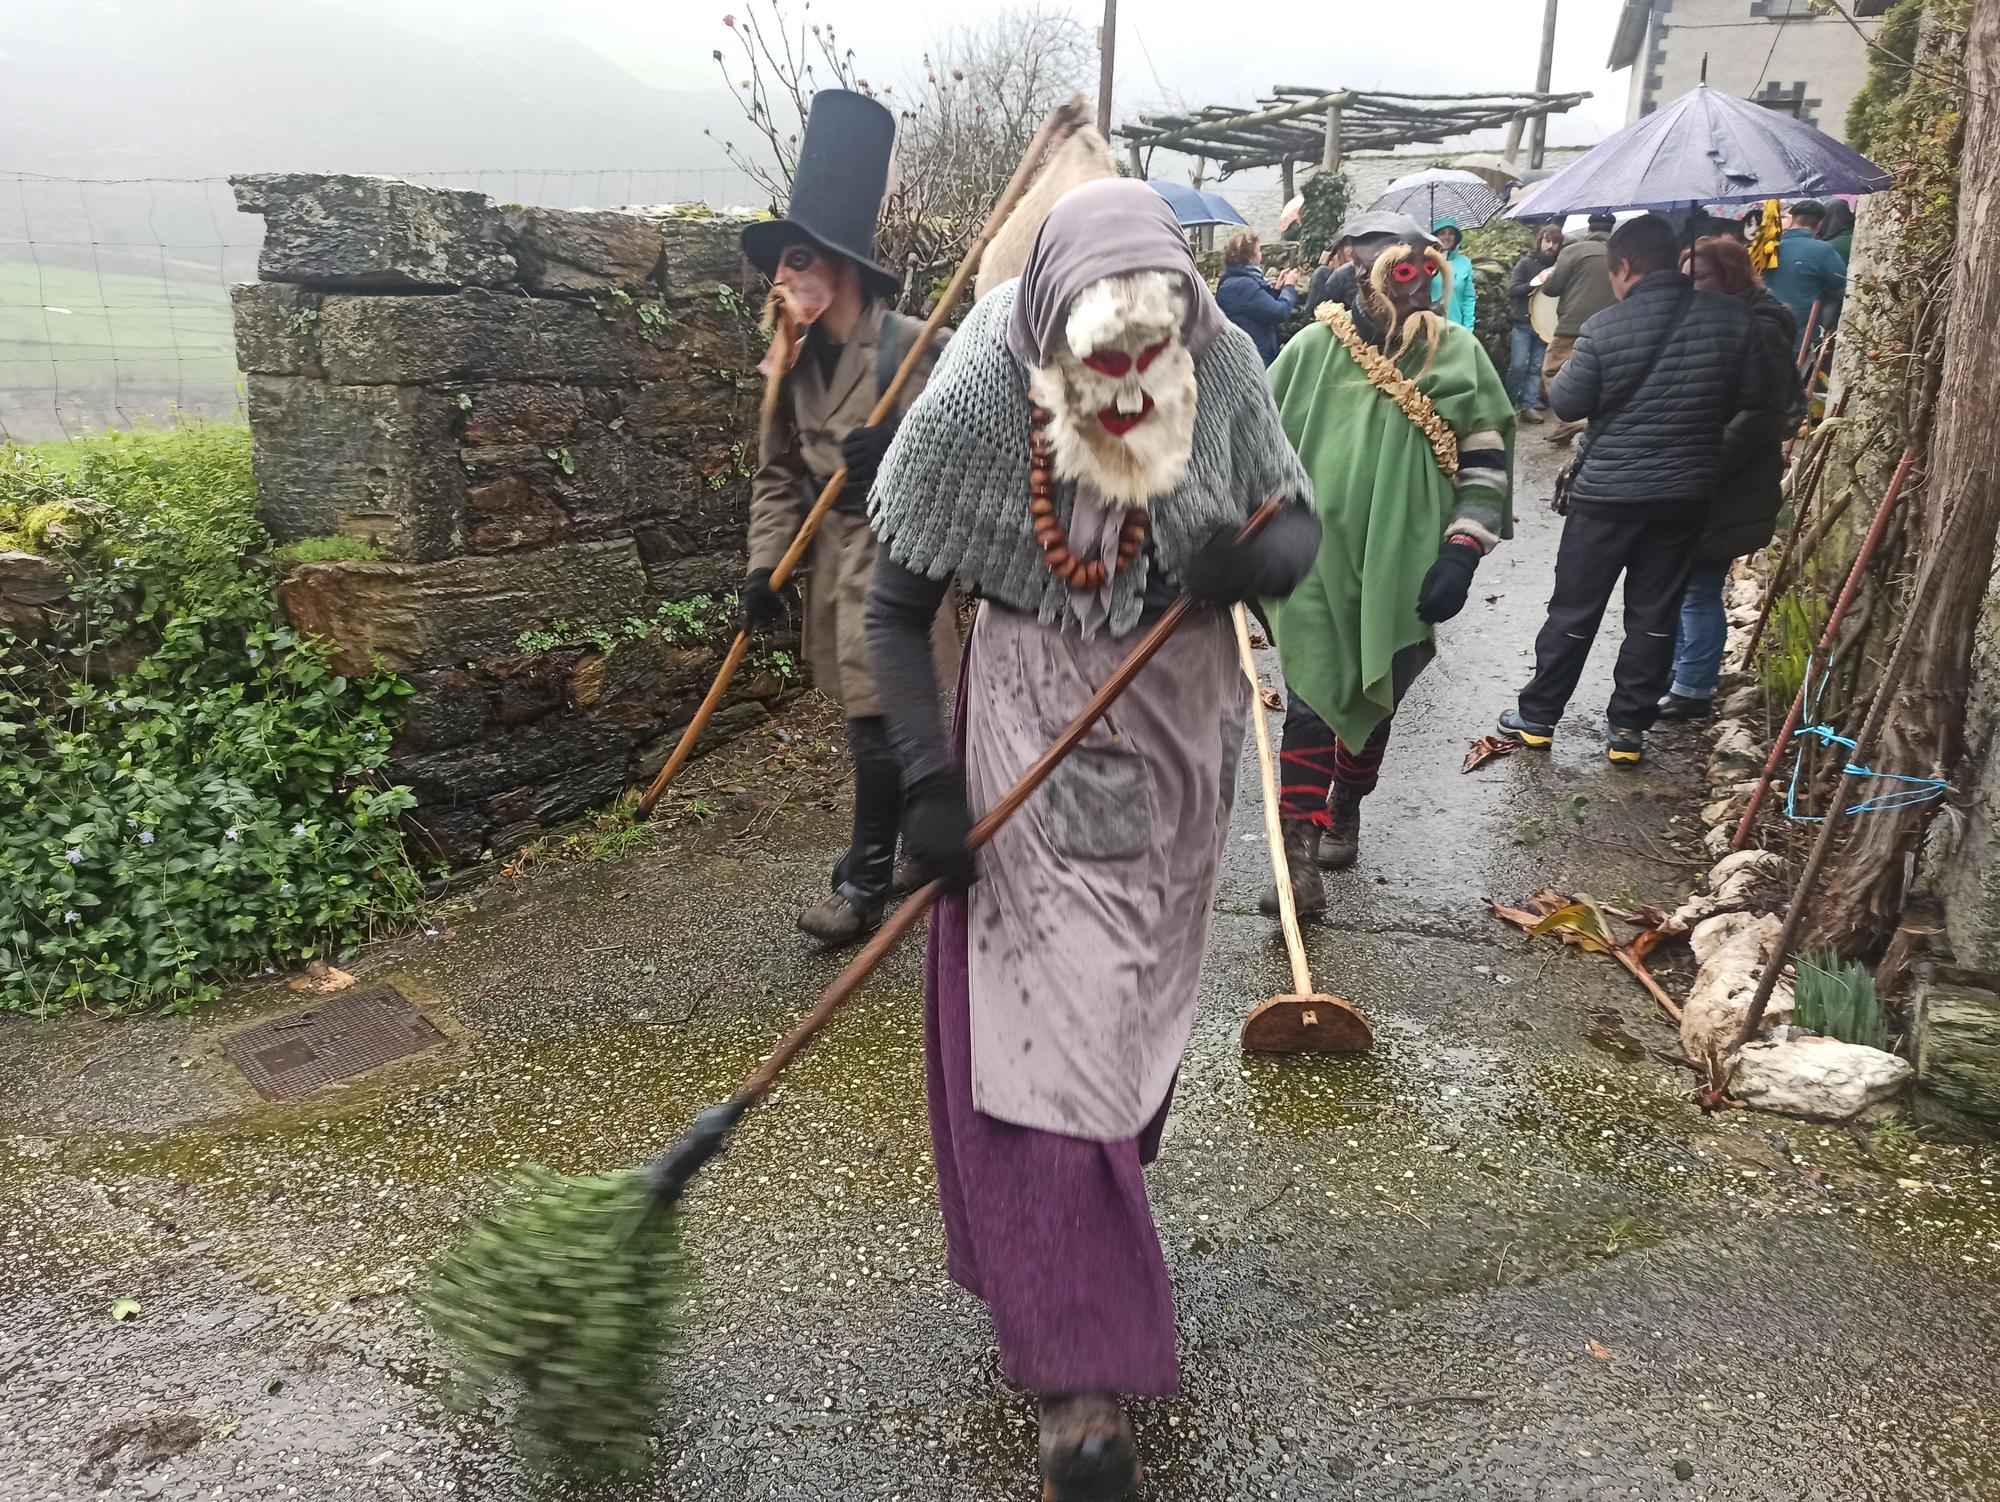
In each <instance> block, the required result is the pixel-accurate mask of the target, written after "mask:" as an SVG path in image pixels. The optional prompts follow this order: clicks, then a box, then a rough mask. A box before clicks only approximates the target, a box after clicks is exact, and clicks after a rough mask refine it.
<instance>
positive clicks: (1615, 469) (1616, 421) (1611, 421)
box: [1500, 214, 1783, 763]
mask: <svg viewBox="0 0 2000 1502" xmlns="http://www.w3.org/2000/svg"><path fill="white" fill-rule="evenodd" d="M1679 261H1680V245H1679V243H1678V239H1677V237H1676V235H1675V233H1674V229H1673V226H1672V225H1670V224H1669V223H1668V222H1667V221H1666V220H1665V219H1662V218H1660V217H1659V216H1658V215H1655V214H1648V215H1645V216H1644V217H1642V218H1639V219H1634V220H1631V221H1630V222H1628V223H1626V224H1624V225H1622V226H1620V227H1619V229H1618V230H1617V231H1616V232H1615V233H1614V234H1613V235H1612V237H1611V242H1610V244H1609V246H1608V247H1607V250H1606V263H1607V267H1608V269H1609V271H1610V274H1611V284H1612V291H1613V293H1614V295H1615V296H1616V297H1617V299H1618V300H1617V301H1616V302H1615V303H1614V304H1613V305H1612V306H1611V307H1608V308H1606V309H1604V311H1602V312H1601V313H1598V314H1596V315H1594V316H1593V317H1592V318H1591V319H1590V321H1589V322H1588V323H1586V324H1585V325H1584V326H1583V332H1582V334H1581V335H1579V336H1578V339H1577V343H1576V349H1575V351H1574V353H1573V354H1572V355H1571V356H1570V359H1569V362H1568V363H1567V364H1566V365H1564V366H1563V369H1562V373H1561V374H1560V375H1558V376H1557V377H1556V381H1555V384H1554V385H1553V386H1552V387H1551V388H1550V390H1549V405H1550V406H1551V407H1552V408H1554V409H1555V413H1556V416H1558V417H1560V418H1563V419H1565V420H1570V421H1574V420H1576V419H1579V418H1582V419H1587V420H1588V421H1589V422H1590V430H1589V434H1588V436H1587V438H1586V439H1585V441H1584V442H1583V445H1582V447H1581V450H1580V452H1579V453H1578V455H1577V459H1576V464H1575V467H1574V478H1573V480H1572V483H1571V486H1570V491H1569V515H1568V519H1567V521H1566V522H1565V523H1564V526H1563V536H1562V544H1561V547H1560V548H1559V550H1558V552H1557V554H1556V577H1555V588H1554V592H1553V593H1552V594H1551V595H1550V598H1549V614H1548V620H1547V622H1546V623H1545V624H1544V625H1543V627H1542V630H1541V634H1540V635H1539V636H1538V637H1537V638H1536V639H1535V676H1534V677H1533V678H1532V679H1531V680H1530V681H1529V682H1528V684H1527V686H1526V687H1524V688H1523V689H1522V690H1521V694H1520V701H1519V705H1518V710H1510V711H1509V712H1508V713H1506V714H1505V715H1502V716H1501V718H1500V729H1501V731H1502V733H1503V734H1506V735H1509V736H1512V737H1513V738H1515V739H1517V740H1519V741H1522V742H1523V743H1524V744H1526V745H1530V746H1541V747H1545V746H1547V745H1548V744H1549V743H1550V742H1551V741H1552V740H1553V739H1554V736H1555V726H1556V722H1557V721H1558V720H1560V719H1561V718H1562V714H1563V711H1564V709H1566V708H1567V707H1568V705H1569V699H1570V695H1571V694H1573V693H1574V692H1575V691H1576V685H1577V681H1578V680H1579V679H1580V678H1581V677H1582V676H1583V667H1584V662H1585V660H1586V659H1587V658H1588V657H1589V655H1590V644H1591V642H1592V641H1593V640H1594V639H1595V638H1596V635H1597V627H1598V623H1599V622H1600V621H1601V620H1602V619H1603V616H1604V607H1605V605H1606V604H1608V603H1609V601H1610V599H1611V591H1612V589H1613V588H1614V587H1615V586H1616V585H1617V583H1618V578H1619V576H1620V575H1621V574H1622V575H1624V578H1625V643H1624V646H1623V647H1622V648H1621V650H1620V651H1619V654H1618V665H1617V669H1616V672H1615V677H1614V684H1615V686H1614V688H1613V690H1612V695H1611V704H1610V708H1609V713H1608V724H1607V727H1606V739H1605V751H1606V754H1607V755H1608V756H1609V757H1610V759H1611V760H1612V761H1614V762H1621V763H1630V762H1636V761H1638V760H1639V759H1640V758H1641V756H1642V755H1643V754H1644V746H1645V732H1646V731H1647V730H1648V729H1649V728H1650V727H1651V726H1652V724H1653V721H1654V719H1655V718H1657V716H1658V714H1659V701H1660V698H1661V696H1662V695H1663V694H1664V693H1665V691H1666V688H1667V685H1668V680H1669V678H1670V677H1671V675H1672V672H1673V649H1674V634H1675V627H1676V625H1677V624H1678V616H1679V614H1680V603H1681V596H1682V594H1683V593H1684V592H1685V591H1686V589H1687V581H1688V574H1689V572H1690V571H1691V570H1692V569H1693V567H1694V559H1695V549H1696V546H1697V544H1698V543H1699V542H1700V540H1701V536H1702V532H1703V530H1704V528H1705V527H1706V524H1707V520H1708V510H1709V503H1710V501H1711V499H1712V498H1713V497H1714V495H1715V489H1716V484H1717V482H1718V480H1719V479H1720V478H1721V475H1722V468H1723V434H1724V430H1725V429H1726V428H1727V427H1728V425H1729V423H1730V421H1731V419H1733V418H1734V417H1735V416H1736V415H1737V414H1738V413H1739V412H1742V411H1746V410H1766V409H1769V408H1771V407H1773V406H1781V405H1782V402H1783V395H1782V388H1781V387H1780V385H1779V384H1778V382H1777V381H1776V380H1775V379H1774V378H1773V376H1772V375H1771V373H1768V372H1766V371H1765V370H1764V368H1763V367H1764V365H1765V364H1766V363H1767V359H1768V357H1767V355H1766V353H1765V350H1764V342H1763V341H1762V340H1761V339H1758V338H1756V337H1755V330H1754V326H1753V320H1752V316H1751V314H1750V312H1749V310H1748V309H1746V308H1745V307H1744V306H1743V305H1742V304H1741V303H1739V302H1737V301H1736V300H1735V299H1734V298H1730V297H1725V296H1722V295H1721V294H1719V293H1714V292H1700V291H1697V290H1696V289H1695V286H1694V283H1693V282H1692V281H1691V280H1690V279H1689V278H1688V277H1687V276H1685V275H1684V274H1683V273H1682V272H1680V271H1679V270H1678V269H1677V267H1678V264H1679Z"/></svg>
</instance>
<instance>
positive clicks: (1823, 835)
mask: <svg viewBox="0 0 2000 1502" xmlns="http://www.w3.org/2000/svg"><path fill="white" fill-rule="evenodd" d="M1960 504H1961V502H1960V501H1953V502H1952V506H1951V510H1950V511H1949V512H1948V513H1947V514H1946V516H1945V519H1944V525H1943V526H1941V527H1940V528H1939V529H1938V538H1937V543H1936V545H1935V546H1933V547H1932V549H1931V554H1930V557H1928V558H1926V559H1925V560H1924V569H1923V573H1922V574H1920V575H1919V576H1918V578H1917V583H1916V587H1915V588H1914V589H1912V590H1911V591H1910V607H1909V609H1908V610H1906V611H1905V612H1904V613H1903V629H1902V630H1901V632H1899V633H1898V634H1897V637H1896V646H1895V650H1894V651H1892V652H1891V653H1890V654H1889V663H1888V666H1886V667H1885V668H1883V669H1882V678H1881V681H1880V682H1879V683H1877V684H1876V685H1875V702H1874V703H1873V704H1871V705H1869V706H1868V718H1867V719H1865V720H1864V721H1862V724H1861V729H1860V730H1859V731H1858V732H1857V733H1856V735H1855V737H1854V747H1853V749H1852V750H1851V751H1849V752H1848V753H1847V757H1846V765H1845V770H1844V771H1842V773H1841V774H1840V786H1839V787H1838V788H1836V789H1835V790H1834V794H1833V802H1832V803H1831V804H1830V805H1829V806H1828V808H1827V811H1826V813H1825V815H1824V816H1822V818H1821V820H1820V826H1819V838H1818V839H1816V840H1814V841H1813V847H1812V854H1811V855H1809V856H1807V857H1806V865H1805V869H1804V870H1803V871H1801V872H1799V880H1798V884H1797V885H1796V886H1794V887H1793V888H1792V900H1791V902H1790V904H1789V905H1788V906H1787V907H1786V909H1785V922H1784V926H1783V927H1782V928H1780V929H1779V930H1778V942H1777V944H1776V945H1775V946H1774V948H1773V950H1772V954H1771V958H1770V959H1769V960H1768V961H1767V962H1766V963H1765V965H1764V973H1763V974H1762V975H1760V976H1758V977H1757V990H1756V993H1755V994H1754V995H1752V996H1751V998H1750V1009H1749V1010H1748V1011H1747V1012H1745V1013H1744V1014H1743V1026H1742V1028H1741V1030H1739V1031H1738V1033H1737V1034H1736V1042H1735V1044H1734V1046H1733V1048H1732V1050H1731V1051H1732V1052H1734V1050H1735V1049H1736V1048H1741V1047H1742V1046H1743V1045H1744V1044H1745V1043H1748V1042H1749V1041H1750V1040H1751V1039H1752V1038H1753V1037H1755V1036H1756V1035H1757V1029H1758V1027H1759V1026H1761V1025H1762V1023H1763V1021H1764V1009H1765V1008H1766V1007H1767V1006H1769V1005H1770V1002H1771V993H1772V992H1773V991H1774V990H1776V989H1777V985H1778V973H1779V972H1780V971H1781V970H1783V969H1784V968H1785V960H1786V957H1787V956H1789V955H1790V954H1791V952H1792V946H1793V945H1795V944H1797V943H1798V941H1799V930H1800V929H1801V928H1803V927H1804V926H1805V918H1806V904H1807V902H1808V901H1810V900H1811V898H1812V889H1813V886H1814V884H1815V883H1817V882H1818V880H1819V873H1820V868H1821V867H1823V866H1824V865H1825V864H1826V858H1827V856H1828V854H1829V853H1831V851H1832V850H1833V840H1834V836H1835V835H1836V834H1838V833H1839V832H1840V826H1841V823H1842V822H1843V821H1844V820H1845V819H1846V817H1847V800H1848V799H1849V798H1851V797H1852V796H1853V795H1854V788H1855V784H1856V783H1858V782H1859V781H1860V780H1861V778H1860V777H1859V776H1858V775H1857V773H1856V770H1855V769H1856V768H1857V767H1861V766H1862V765H1863V764H1864V763H1863V760H1862V759H1863V758H1864V757H1866V756H1867V755H1868V753H1869V752H1870V751H1871V750H1872V749H1873V748H1874V745H1875V737H1876V735H1877V734H1879V733H1880V731H1881V729H1882V722H1883V721H1884V720H1886V719H1887V718H1888V717H1889V709H1890V701H1891V700H1892V699H1893V698H1894V697H1895V693H1896V682H1897V680H1898V679H1900V678H1901V677H1902V676H1903V664H1904V663H1905V662H1906V661H1907V660H1908V658H1909V655H1910V647H1911V645H1912V644H1913V643H1914V642H1915V641H1916V639H1917V636H1918V633H1919V632H1921V631H1922V629H1923V625H1924V616H1925V614H1926V613H1927V612H1928V610H1929V608H1930V595H1931V583H1932V581H1933V580H1934V579H1935V578H1936V577H1937V572H1938V568H1937V565H1938V560H1939V559H1940V558H1942V557H1943V556H1944V554H1945V540H1946V539H1947V538H1948V537H1950V535H1951V532H1952V525H1953V523H1954V522H1956V521H1957V520H1958V509H1959V505H1960Z"/></svg>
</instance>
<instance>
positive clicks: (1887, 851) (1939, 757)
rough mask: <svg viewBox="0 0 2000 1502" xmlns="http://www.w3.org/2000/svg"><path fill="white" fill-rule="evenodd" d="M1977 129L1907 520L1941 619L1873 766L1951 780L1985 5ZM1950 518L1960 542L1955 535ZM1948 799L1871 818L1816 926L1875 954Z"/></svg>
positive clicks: (1996, 96)
mask: <svg viewBox="0 0 2000 1502" xmlns="http://www.w3.org/2000/svg"><path fill="white" fill-rule="evenodd" d="M1964 59H1965V61H1964V66H1965V73H1966V79H1965V127H1964V138H1963V146H1962V149H1961V152H1960V155H1959V173H1960V176H1959V187H1958V229H1957V237H1956V241H1957V243H1956V257H1957V264H1956V267H1955V270H1954V273H1953V276H1952V279H1951V282H1950V285H1949V289H1948V292H1947V293H1946V296H1948V298H1949V309H1950V311H1949V314H1948V316H1947V321H1946V325H1945V346H1944V380H1943V385H1942V386H1941V387H1940V389H1939V391H1938V397H1937V405H1936V407H1935V409H1934V411H1933V414H1932V417H1933V420H1932V421H1931V423H1930V425H1929V441H1928V445H1927V453H1926V455H1925V459H1924V465H1923V469H1924V473H1925V476H1926V480H1927V483H1926V485H1925V493H1924V497H1923V506H1922V510H1921V513H1920V514H1913V515H1912V516H1911V517H1910V518H1909V524H1910V525H1911V526H1912V528H1913V530H1914V538H1913V540H1914V542H1915V543H1916V547H1915V549H1914V550H1913V551H1915V552H1917V554H1918V556H1920V557H1922V556H1928V555H1929V554H1931V553H1932V552H1934V551H1936V550H1937V549H1939V548H1943V549H1944V550H1945V556H1943V557H1942V558H1940V559H1939V561H1938V569H1939V573H1938V576H1937V580H1936V583H1935V584H1934V586H1933V590H1934V598H1935V600H1936V604H1935V607H1934V608H1933V609H1932V610H1930V611H1929V612H1928V616H1929V618H1928V619H1927V620H1923V621H1916V622H1911V623H1909V629H1914V630H1915V631H1916V632H1917V633H1918V635H1917V637H1916V639H1915V641H1914V642H1913V643H1912V652H1913V655H1912V657H1911V658H1910V662H1909V666H1908V668H1907V670H1906V671H1905V672H1904V674H1903V681H1902V683H1901V684H1900V685H1899V686H1898V687H1897V689H1896V696H1895V701H1894V703H1893V704H1892V705H1891V712H1890V715H1889V717H1888V719H1887V720H1886V721H1885V723H1884V728H1883V734H1882V737H1881V741H1880V744H1879V745H1878V746H1877V748H1876V750H1875V752H1874V755H1873V756H1872V757H1871V763H1872V765H1874V766H1875V767H1876V768H1878V769H1879V770H1882V771H1887V772H1898V773H1903V774H1905V775H1911V776H1920V777H1921V776H1950V775H1952V774H1953V773H1954V772H1956V771H1958V770H1959V769H1960V767H1961V764H1962V763H1963V760H1964V751H1965V711H1966V698H1967V691H1968V687H1969V681H1970V668H1971V658H1972V645H1973V633H1974V629H1975V627H1976V626H1977V625H1978V622H1979V616H1980V613H1981V610H1982V607H1983V606H1984V604H1985V601H1986V595H1987V590H1988V588H1989V584H1990V582H1991V577H1992V572H1993V552H1994V534H1995V531H1996V530H1997V529H2000V463H1996V459H1995V455H1994V451H1993V433H1992V414H1993V411H1994V408H1995V406H1996V405H2000V246H1996V244H1995V240H1994V236H1995V234H1996V231H2000V0H1975V4H1974V6H1973V13H1972V18H1971V23H1970V27H1969V30H1968V34H1967V37H1966V45H1965V54H1964ZM1947 522H1948V523H1949V527H1950V535H1949V536H1948V537H1947V536H1945V535H1944V533H1945V528H1946V525H1947ZM1935 810H1936V805H1930V806H1927V807H1923V808H1916V809H1910V810H1905V811H1896V812H1881V813H1870V814H1864V815H1862V816H1860V817H1859V818H1857V819H1856V820H1855V822H1854V832H1853V835H1852V837H1851V838H1850V839H1849V841H1848V843H1847V846H1846V848H1845V850H1844V852H1843V855H1842V859H1841V861H1840V863H1839V866H1838V869H1837V871H1836V873H1835V875H1834V878H1833V880H1832V882H1831V884H1830V886H1829V888H1828V891H1827V900H1826V902H1825V904H1824V908H1823V916H1822V917H1821V919H1820V921H1819V922H1817V923H1816V924H1815V925H1814V928H1815V931H1816V933H1817V934H1818V935H1819V936H1820V937H1821V938H1822V939H1824V940H1827V941H1831V942H1834V943H1837V944H1839V945H1840V946H1841V947H1842V948H1844V949H1847V950H1849V951H1850V952H1853V951H1858V950H1862V949H1872V948H1875V947H1877V946H1879V945H1880V944H1881V943H1882V942H1883V941H1885V940H1886V939H1887V938H1888V936H1889V934H1890V933H1891V932H1892V931H1893V930H1894V928H1895V926H1896V923H1897V919H1898V915H1899V914H1900V913H1901V911H1902V907H1903V899H1904V887H1905V883H1906V880H1907V873H1908V871H1909V870H1910V868H1911V865H1912V856H1913V855H1914V852H1915V847H1916V842H1917V840H1918V838H1919V836H1920V835H1921V833H1922V831H1923V829H1924V827H1925V826H1926V825H1927V823H1928V822H1929V819H1930V816H1931V815H1932V814H1933V813H1934V812H1935Z"/></svg>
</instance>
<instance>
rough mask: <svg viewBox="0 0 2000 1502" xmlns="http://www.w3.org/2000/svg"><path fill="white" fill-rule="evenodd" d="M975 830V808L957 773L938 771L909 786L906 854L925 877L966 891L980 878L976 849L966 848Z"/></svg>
mask: <svg viewBox="0 0 2000 1502" xmlns="http://www.w3.org/2000/svg"><path fill="white" fill-rule="evenodd" d="M971 832H972V812H971V810H970V809H968V808H967V807H966V806H965V786H964V784H963V783H961V782H960V781H959V778H958V774H957V773H955V772H941V773H936V774H934V775H932V776H929V777H926V778H924V779H923V780H921V781H920V782H918V783H916V784H915V785H913V786H912V787H911V788H910V789H909V791H908V793H907V794H906V796H905V800H904V804H903V854H905V855H906V856H908V857H909V858H910V859H911V860H912V861H913V862H915V863H916V867H917V870H919V871H920V872H922V873H923V877H924V880H926V881H935V882H938V883H940V884H941V885H942V886H943V887H944V889H945V890H946V891H947V892H963V891H964V890H965V889H966V888H967V887H969V886H971V885H972V883H973V882H974V881H975V880H977V879H978V876H979V871H978V868H977V867H976V866H975V865H974V864H973V860H972V852H971V851H970V850H968V849H966V848H965V837H966V836H967V835H968V834H970V833H971Z"/></svg>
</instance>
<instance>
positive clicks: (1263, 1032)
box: [1232, 605, 1375, 1053]
mask: <svg viewBox="0 0 2000 1502" xmlns="http://www.w3.org/2000/svg"><path fill="white" fill-rule="evenodd" d="M1232 615H1233V617H1234V619H1235V623H1236V655H1237V657H1238V658H1240V659H1241V661H1242V663H1243V676H1244V677H1246V678H1248V679H1249V680H1250V723H1251V724H1252V725H1253V726H1254V727H1255V728H1256V731H1257V769H1258V771H1259V773H1260V774H1261V775H1262V778H1263V783H1264V837H1265V839H1266V840H1268V841H1269V842H1270V845H1271V875H1272V876H1273V877H1274V878H1276V880H1277V883H1278V926H1279V927H1280V928H1282V929H1283V930H1284V934H1285V955H1286V958H1288V959H1289V960H1290V961H1291V962H1292V991H1291V994H1290V995H1288V996H1273V997H1271V998H1270V999H1269V1000H1268V1001H1263V1002H1260V1003H1258V1005H1257V1007H1256V1008H1255V1009H1254V1010H1253V1011H1252V1012H1251V1013H1250V1015H1249V1016H1248V1017H1246V1018H1245V1019H1244V1020H1243V1047H1244V1048H1246V1049H1248V1050H1249V1051H1251V1052H1253V1053H1364V1052H1366V1051H1367V1049H1368V1048H1369V1046H1370V1045H1371V1044H1372V1043H1373V1042H1374V1041H1375V1039H1374V1035H1373V1034H1372V1033H1371V1032H1370V1031H1369V1028H1368V1020H1367V1019H1366V1018H1365V1017H1363V1016H1362V1015H1361V1013H1360V1012H1359V1011H1357V1010H1356V1009H1355V1008H1354V1007H1353V1006H1351V1005H1350V1004H1349V1003H1347V1002H1345V1001H1342V1000H1341V999H1340V998H1339V997H1338V996H1327V995H1325V994H1323V993H1319V992H1315V991H1314V990H1313V983H1312V969H1311V967H1309V966H1308V965H1307V964H1306V941H1305V935H1303V934H1302V933H1300V932H1299V909H1298V905H1297V904H1296V903H1294V902H1293V901H1292V871H1291V865H1290V863H1289V862H1288V861H1287V860H1286V858H1285V832H1284V827H1283V825H1282V824H1281V822H1280V821H1279V818H1278V774H1277V770H1276V768H1275V767H1274V766H1273V764H1272V758H1271V731H1270V727H1269V726H1267V725H1266V724H1265V723H1264V705H1263V703H1262V701H1261V698H1260V696H1261V695H1262V693H1263V685H1262V684H1261V683H1260V682H1258V679H1257V659H1256V658H1255V657H1253V656H1251V655H1250V618H1249V612H1248V611H1246V610H1245V609H1244V608H1243V607H1242V606H1241V605H1238V606H1237V607H1236V608H1235V610H1234V611H1233V612H1232Z"/></svg>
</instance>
